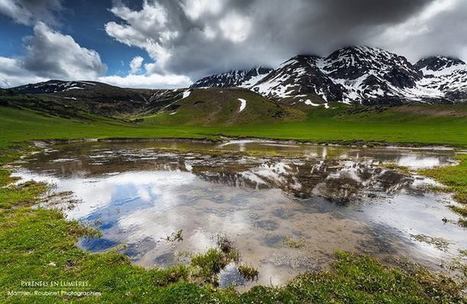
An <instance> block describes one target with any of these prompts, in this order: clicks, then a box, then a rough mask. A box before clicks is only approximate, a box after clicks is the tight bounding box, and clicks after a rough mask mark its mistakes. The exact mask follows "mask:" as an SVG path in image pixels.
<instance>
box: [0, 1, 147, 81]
mask: <svg viewBox="0 0 467 304" xmlns="http://www.w3.org/2000/svg"><path fill="white" fill-rule="evenodd" d="M91 2H92V5H90V3H91ZM66 5H67V6H66V7H65V8H64V9H63V11H61V13H60V15H59V16H58V17H57V26H56V28H57V29H58V30H60V32H61V33H62V34H65V35H71V36H72V37H73V38H74V40H75V41H76V42H77V43H78V44H79V45H81V46H82V47H85V48H88V49H94V50H96V51H97V52H98V53H99V54H100V57H101V59H102V61H103V62H105V64H106V65H107V68H108V70H107V72H108V73H109V74H117V75H126V74H127V73H128V71H129V66H128V63H129V62H130V60H131V59H132V58H134V57H135V56H141V57H143V58H145V59H146V60H147V59H148V56H147V55H146V52H144V51H143V50H141V49H138V48H135V47H129V46H127V45H125V44H122V43H119V42H117V41H116V40H115V39H113V38H112V37H110V36H109V35H107V34H106V32H105V29H104V26H105V24H106V22H108V21H112V20H117V19H118V18H116V17H115V16H114V15H113V14H112V13H111V12H110V11H109V9H110V8H111V7H112V1H111V0H98V1H88V0H76V1H68V2H67V4H66ZM0 24H1V25H2V26H1V27H0V37H1V38H2V41H4V42H2V44H1V45H0V56H18V55H21V54H22V52H23V51H24V43H23V37H26V36H30V35H32V34H33V29H32V27H31V26H29V25H24V24H19V23H17V22H15V21H14V20H13V19H11V18H9V17H7V16H4V15H0Z"/></svg>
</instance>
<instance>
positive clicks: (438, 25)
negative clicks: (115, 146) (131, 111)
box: [0, 0, 467, 88]
mask: <svg viewBox="0 0 467 304" xmlns="http://www.w3.org/2000/svg"><path fill="white" fill-rule="evenodd" d="M0 39H1V41H2V43H1V44H0V87H10V86H16V85H21V84H25V83H31V82H38V81H43V80H48V79H64V80H97V81H103V82H107V83H110V84H115V85H119V86H123V87H147V88H167V87H183V86H188V85H189V84H190V82H191V81H195V80H197V79H198V78H199V77H202V76H206V75H209V74H212V73H217V72H222V71H227V70H230V69H238V68H248V67H252V66H256V65H264V66H271V67H275V66H277V65H278V64H280V63H281V62H283V61H284V60H287V59H288V58H290V57H292V56H294V55H297V54H317V55H321V56H326V55H328V54H329V53H330V52H332V51H333V50H335V49H337V48H339V47H343V46H349V45H362V44H363V45H368V46H374V47H380V48H384V49H387V50H389V51H393V52H396V53H398V54H400V55H404V56H407V57H408V59H409V60H411V61H412V62H415V61H416V60H418V59H420V58H421V57H425V56H430V55H448V56H454V57H459V58H461V59H463V60H467V1H466V0H377V1H376V0H288V1H283V0H154V1H153V0H147V1H131V2H130V1H123V0H122V1H112V0H99V1H96V0H94V1H90V0H74V1H71V0H70V1H63V0H0Z"/></svg>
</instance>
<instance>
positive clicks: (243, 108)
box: [238, 98, 246, 113]
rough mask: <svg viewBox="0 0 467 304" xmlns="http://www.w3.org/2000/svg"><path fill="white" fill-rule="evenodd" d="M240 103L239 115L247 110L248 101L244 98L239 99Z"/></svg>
mask: <svg viewBox="0 0 467 304" xmlns="http://www.w3.org/2000/svg"><path fill="white" fill-rule="evenodd" d="M238 101H240V110H239V111H238V113H241V112H243V110H245V108H246V100H245V99H243V98H239V99H238Z"/></svg>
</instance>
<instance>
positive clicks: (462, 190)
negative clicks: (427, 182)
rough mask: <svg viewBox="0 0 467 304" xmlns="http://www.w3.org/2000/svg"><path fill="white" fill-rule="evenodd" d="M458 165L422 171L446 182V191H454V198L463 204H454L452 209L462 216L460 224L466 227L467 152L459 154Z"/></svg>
mask: <svg viewBox="0 0 467 304" xmlns="http://www.w3.org/2000/svg"><path fill="white" fill-rule="evenodd" d="M457 159H458V161H459V164H458V165H457V166H447V167H440V168H434V169H427V170H421V171H420V173H421V174H423V175H426V176H430V177H432V178H434V179H436V180H437V181H439V182H440V183H442V184H444V185H445V186H446V188H444V190H445V191H448V192H453V193H454V199H455V200H456V201H457V202H459V203H460V204H462V205H463V206H452V207H451V209H452V210H453V211H454V212H456V213H458V214H459V215H461V216H462V218H460V219H459V224H460V225H461V226H464V227H466V226H467V225H466V223H467V219H466V217H467V154H461V155H458V156H457Z"/></svg>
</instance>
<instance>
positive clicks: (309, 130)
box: [0, 107, 467, 147]
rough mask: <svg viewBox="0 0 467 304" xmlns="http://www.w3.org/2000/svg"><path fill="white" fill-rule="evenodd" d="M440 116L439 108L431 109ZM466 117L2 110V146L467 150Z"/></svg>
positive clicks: (316, 112)
mask: <svg viewBox="0 0 467 304" xmlns="http://www.w3.org/2000/svg"><path fill="white" fill-rule="evenodd" d="M432 111H433V112H435V113H436V111H437V109H436V108H434V109H432ZM458 111H459V112H460V113H463V114H464V115H458V116H455V115H439V116H438V115H432V114H430V113H428V114H426V113H421V114H420V113H419V112H421V111H417V109H414V110H413V111H410V112H402V111H399V110H398V109H397V108H395V109H391V108H389V109H386V110H383V111H361V112H354V113H352V112H350V113H349V112H348V111H346V110H343V109H341V108H337V109H334V110H324V109H316V110H313V111H312V112H310V113H309V114H308V115H307V117H306V118H304V119H303V120H289V121H278V122H266V123H264V122H255V121H254V120H253V121H249V122H248V123H242V124H236V125H222V124H210V125H196V124H193V123H192V124H184V123H183V121H185V119H184V118H183V116H182V117H181V118H179V119H180V121H178V120H174V121H172V122H171V124H167V123H166V121H165V120H162V121H158V120H157V119H156V118H154V116H150V117H148V118H143V119H142V120H139V122H138V123H128V122H123V121H121V120H112V119H105V120H104V119H97V118H96V119H94V120H78V119H65V118H60V117H56V116H46V115H44V114H42V113H38V112H33V111H30V110H22V109H16V108H9V107H0V147H6V146H8V144H9V143H12V142H23V141H29V140H33V139H82V138H112V137H114V138H115V137H125V138H157V137H177V138H216V137H219V136H221V135H224V136H233V137H261V138H274V139H296V140H303V141H312V142H343V143H346V142H347V143H352V142H358V141H360V142H362V141H367V142H385V143H402V144H404V143H405V144H425V145H429V144H438V145H452V146H457V147H467V114H465V113H467V110H466V108H465V107H462V108H461V107H459V109H458Z"/></svg>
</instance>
